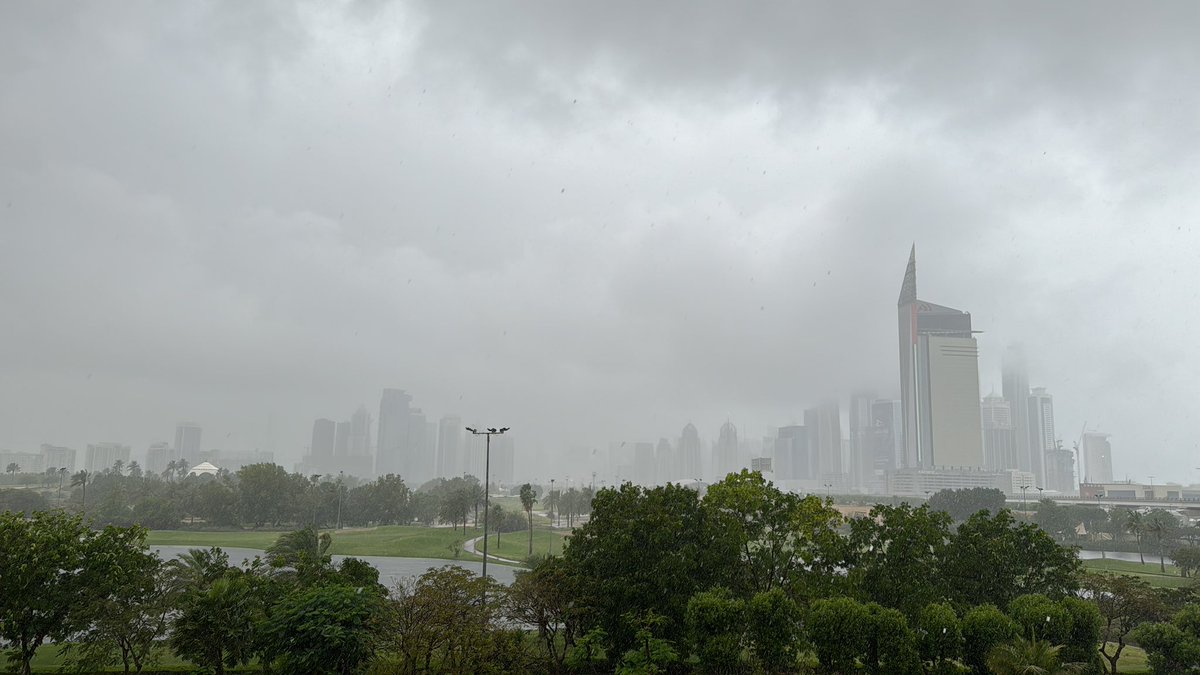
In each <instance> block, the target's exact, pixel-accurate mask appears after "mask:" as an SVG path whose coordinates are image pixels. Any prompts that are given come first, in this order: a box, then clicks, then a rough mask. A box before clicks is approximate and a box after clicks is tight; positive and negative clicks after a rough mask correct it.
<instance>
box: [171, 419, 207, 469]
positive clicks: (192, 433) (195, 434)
mask: <svg viewBox="0 0 1200 675" xmlns="http://www.w3.org/2000/svg"><path fill="white" fill-rule="evenodd" d="M171 454H172V455H174V457H172V458H171V459H177V460H178V459H188V460H190V462H189V463H192V462H194V461H195V459H196V458H197V457H199V456H200V425H199V424H195V423H194V422H179V423H178V424H176V425H175V448H174V451H173V452H172V453H171Z"/></svg>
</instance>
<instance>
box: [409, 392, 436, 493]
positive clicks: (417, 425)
mask: <svg viewBox="0 0 1200 675" xmlns="http://www.w3.org/2000/svg"><path fill="white" fill-rule="evenodd" d="M436 434H437V425H436V424H434V425H433V429H432V431H431V430H430V424H429V422H428V420H426V419H425V413H424V412H422V411H421V409H420V408H411V409H410V410H409V414H408V442H407V452H406V454H405V461H404V471H405V473H402V474H401V476H403V477H404V480H405V481H406V482H408V483H411V484H412V486H413V487H419V486H421V485H423V484H425V482H426V481H428V480H430V479H432V478H433V477H434V475H435V474H436V473H437V437H436Z"/></svg>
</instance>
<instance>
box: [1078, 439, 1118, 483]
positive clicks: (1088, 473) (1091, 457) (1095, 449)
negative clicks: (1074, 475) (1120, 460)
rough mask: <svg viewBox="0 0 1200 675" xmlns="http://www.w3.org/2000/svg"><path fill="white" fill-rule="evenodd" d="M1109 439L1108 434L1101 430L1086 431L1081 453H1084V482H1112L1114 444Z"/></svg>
mask: <svg viewBox="0 0 1200 675" xmlns="http://www.w3.org/2000/svg"><path fill="white" fill-rule="evenodd" d="M1108 439H1109V435H1108V434H1105V433H1101V432H1099V431H1087V432H1084V434H1083V444H1082V446H1081V447H1080V453H1081V454H1082V455H1083V471H1084V479H1083V482H1085V483H1111V482H1112V479H1113V471H1112V445H1110V444H1109V442H1108Z"/></svg>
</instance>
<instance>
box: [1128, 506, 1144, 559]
mask: <svg viewBox="0 0 1200 675" xmlns="http://www.w3.org/2000/svg"><path fill="white" fill-rule="evenodd" d="M1146 525H1147V522H1146V518H1145V517H1144V516H1143V515H1142V512H1141V511H1133V510H1130V511H1127V512H1126V515H1125V531H1127V532H1129V533H1130V534H1132V535H1133V537H1134V539H1135V540H1137V549H1138V558H1139V559H1140V560H1141V561H1142V564H1143V565H1145V564H1146V556H1145V555H1143V554H1142V537H1143V536H1145V534H1146Z"/></svg>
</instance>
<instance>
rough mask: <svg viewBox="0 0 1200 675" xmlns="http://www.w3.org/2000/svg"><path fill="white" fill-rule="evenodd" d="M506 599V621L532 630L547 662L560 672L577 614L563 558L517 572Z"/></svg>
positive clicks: (543, 560) (540, 562)
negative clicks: (542, 645)
mask: <svg viewBox="0 0 1200 675" xmlns="http://www.w3.org/2000/svg"><path fill="white" fill-rule="evenodd" d="M507 597H508V605H507V616H508V618H509V619H510V620H512V621H513V622H515V623H517V624H519V625H526V626H533V627H535V628H536V629H537V632H538V637H539V638H540V640H541V641H542V643H543V644H544V645H545V648H546V653H547V654H548V655H549V657H550V660H551V661H552V662H553V663H555V664H556V665H557V666H558V667H559V668H562V665H563V662H564V660H565V658H566V656H567V651H568V647H569V646H570V645H571V644H572V642H573V641H574V636H575V628H576V623H577V614H578V611H577V610H576V608H575V607H574V599H575V598H574V592H573V589H572V579H571V576H570V575H569V573H568V571H567V568H566V565H565V564H564V563H563V561H562V558H543V559H542V560H540V561H539V562H538V563H537V564H536V565H534V566H533V568H532V569H530V570H529V571H527V572H518V573H517V576H516V579H515V580H514V581H513V583H512V586H510V587H509V590H508V596H507Z"/></svg>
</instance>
